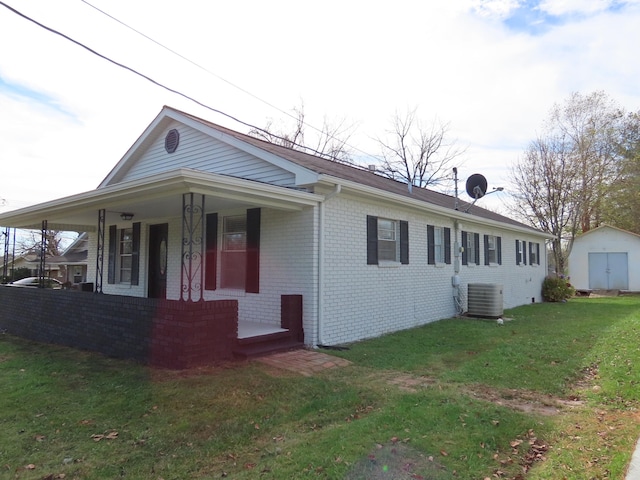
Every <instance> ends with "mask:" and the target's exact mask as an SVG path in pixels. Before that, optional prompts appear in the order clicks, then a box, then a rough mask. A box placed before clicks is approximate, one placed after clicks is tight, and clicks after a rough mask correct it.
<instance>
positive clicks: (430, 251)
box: [427, 225, 436, 265]
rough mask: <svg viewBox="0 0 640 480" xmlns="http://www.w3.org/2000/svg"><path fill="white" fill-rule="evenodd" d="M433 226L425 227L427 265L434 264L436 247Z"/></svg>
mask: <svg viewBox="0 0 640 480" xmlns="http://www.w3.org/2000/svg"><path fill="white" fill-rule="evenodd" d="M434 244H435V233H434V228H433V225H427V264H428V265H435V264H436V246H435V245H434Z"/></svg>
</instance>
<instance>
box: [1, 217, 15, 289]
mask: <svg viewBox="0 0 640 480" xmlns="http://www.w3.org/2000/svg"><path fill="white" fill-rule="evenodd" d="M9 232H10V230H9V227H7V228H5V231H4V232H2V235H4V261H3V263H2V278H3V280H4V279H6V278H7V268H9ZM12 263H13V262H12ZM12 280H13V278H12Z"/></svg>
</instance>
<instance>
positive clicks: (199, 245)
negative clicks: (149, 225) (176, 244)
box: [180, 193, 204, 302]
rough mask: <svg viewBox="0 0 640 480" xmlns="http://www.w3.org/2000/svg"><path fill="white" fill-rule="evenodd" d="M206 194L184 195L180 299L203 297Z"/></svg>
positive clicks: (187, 300)
mask: <svg viewBox="0 0 640 480" xmlns="http://www.w3.org/2000/svg"><path fill="white" fill-rule="evenodd" d="M203 250H204V195H200V194H195V193H185V194H183V195H182V255H181V275H180V300H182V301H186V302H198V301H201V300H204V298H203V295H202V294H203V291H202V288H203V278H204V277H203V275H204V268H203V258H204V251H203Z"/></svg>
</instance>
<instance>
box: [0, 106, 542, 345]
mask: <svg viewBox="0 0 640 480" xmlns="http://www.w3.org/2000/svg"><path fill="white" fill-rule="evenodd" d="M480 203H481V202H480ZM456 204H458V205H459V207H458V208H459V209H456V208H455V206H456ZM468 208H469V204H468V203H465V202H458V203H457V202H456V199H454V198H453V197H451V196H448V195H444V194H440V193H436V192H433V191H430V190H426V189H421V188H413V189H412V190H410V189H408V188H407V185H406V184H403V183H399V182H396V181H393V180H390V179H386V178H383V177H381V176H379V175H376V174H375V173H373V172H370V171H368V170H366V169H360V168H356V167H353V166H348V165H344V164H340V163H336V162H331V161H328V160H326V159H323V158H319V157H316V156H312V155H308V154H306V153H302V152H299V151H294V150H290V149H287V148H284V147H281V146H278V145H274V144H270V143H267V142H264V141H261V140H258V139H256V138H253V137H250V136H247V135H244V134H241V133H238V132H235V131H232V130H229V129H227V128H224V127H221V126H218V125H215V124H213V123H210V122H208V121H205V120H202V119H200V118H197V117H194V116H192V115H189V114H187V113H184V112H180V111H177V110H175V109H172V108H169V107H164V108H163V110H162V111H161V112H160V114H159V115H158V116H157V117H156V119H155V120H154V121H153V122H152V123H151V124H150V125H149V127H148V128H147V129H146V130H145V131H144V132H143V133H142V135H141V136H140V137H139V139H138V140H137V141H136V143H135V144H134V145H133V146H132V147H131V148H130V149H129V151H128V152H127V153H126V154H125V156H124V157H123V158H122V159H121V160H120V162H118V164H117V165H116V166H115V168H114V169H113V170H112V171H111V172H110V173H109V175H108V176H107V177H106V178H105V179H104V181H103V182H102V183H101V184H100V185H99V187H98V188H97V189H96V190H94V191H90V192H86V193H81V194H77V195H72V196H70V197H65V198H61V199H59V200H54V201H50V202H47V203H44V204H41V205H37V206H34V207H27V208H24V209H21V210H17V211H13V212H7V213H3V214H0V225H3V226H16V227H20V228H40V227H41V225H42V223H43V222H44V221H46V222H47V225H48V228H55V229H59V230H75V231H79V232H87V235H88V267H87V273H86V280H87V281H88V282H91V283H92V284H93V288H94V289H95V291H97V292H99V293H104V294H114V295H124V296H127V297H151V298H162V299H165V298H166V299H167V300H175V301H177V300H181V301H184V302H200V303H203V304H206V303H208V302H209V301H213V300H226V299H232V300H237V305H238V318H239V320H238V322H239V325H240V326H239V331H241V330H242V325H243V323H245V322H255V323H259V324H261V325H263V326H265V327H273V328H276V329H277V328H279V327H280V326H281V316H282V312H281V308H282V303H281V301H282V298H283V295H284V296H296V297H300V298H301V299H302V322H303V327H304V343H306V344H307V345H310V346H316V345H337V344H343V343H346V342H353V341H357V340H361V339H364V338H368V337H374V336H379V335H382V334H385V333H388V332H393V331H396V330H401V329H407V328H411V327H414V326H417V325H422V324H425V323H428V322H431V321H434V320H438V319H442V318H448V317H453V316H455V315H456V314H458V313H461V312H462V311H465V310H466V308H467V303H466V300H467V293H466V292H467V286H468V285H469V284H485V283H486V284H492V285H501V286H502V288H500V292H501V293H503V297H502V296H501V297H500V302H504V303H503V305H500V308H502V307H503V306H504V307H505V308H510V307H515V306H518V305H523V304H527V303H531V302H539V301H541V300H542V299H541V284H542V281H543V279H544V277H545V274H546V272H547V257H546V248H545V241H546V240H547V239H548V238H549V237H548V236H547V235H546V234H544V233H542V232H540V231H538V230H535V229H533V228H530V227H528V226H526V225H524V224H521V223H519V222H516V221H514V220H512V219H509V218H507V217H505V216H502V215H499V214H497V213H493V212H490V211H487V210H484V209H482V208H481V207H479V206H478V205H474V206H473V207H471V208H470V209H469V211H468V212H467V211H465V210H467V209H468ZM238 335H239V336H240V335H243V334H242V333H239V334H238Z"/></svg>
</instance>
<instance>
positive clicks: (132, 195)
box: [0, 169, 322, 345]
mask: <svg viewBox="0 0 640 480" xmlns="http://www.w3.org/2000/svg"><path fill="white" fill-rule="evenodd" d="M321 198H322V197H321V196H319V195H315V194H313V193H309V192H305V191H301V190H297V189H291V188H286V187H279V186H273V185H269V184H263V183H260V182H255V181H249V180H244V179H238V178H235V177H228V176H223V175H217V174H211V173H202V172H199V171H194V170H189V169H179V170H175V171H172V172H167V173H162V174H158V175H155V176H153V177H147V178H144V179H142V180H136V181H129V182H122V183H118V184H115V185H112V186H106V187H101V188H99V189H97V190H95V191H91V192H86V193H83V194H78V195H73V196H70V197H66V198H62V199H59V200H55V201H52V202H47V203H44V204H41V205H37V206H34V207H27V208H24V209H20V210H16V211H13V212H7V213H4V214H1V215H0V225H1V226H3V227H17V228H25V229H35V230H41V231H42V232H43V233H44V232H46V231H47V230H62V231H75V232H87V233H88V235H89V237H90V239H91V241H90V248H89V257H88V265H87V267H88V268H87V283H88V284H90V285H91V287H92V288H91V290H92V291H93V292H94V293H96V294H107V295H117V296H118V297H119V298H122V297H123V296H133V297H143V298H155V299H158V300H172V301H178V302H186V303H193V304H201V303H209V302H210V301H214V300H218V299H220V300H225V299H227V298H226V297H225V292H224V290H222V289H218V290H217V291H216V290H207V287H206V285H207V281H208V280H207V275H208V273H207V272H208V270H207V258H208V256H209V257H210V256H212V255H214V256H215V255H217V253H216V252H215V250H212V245H211V242H210V241H209V242H208V241H207V235H206V230H207V221H208V218H207V213H208V212H211V211H234V212H236V211H247V210H249V209H254V210H259V209H268V210H269V211H272V212H280V214H282V215H286V214H290V213H296V212H301V211H302V210H303V209H309V208H311V209H313V208H314V207H315V206H316V205H317V204H318V202H319V201H320V200H321ZM160 224H168V225H169V233H168V236H169V238H168V239H165V243H164V245H162V244H161V243H158V244H156V246H155V248H154V244H153V242H154V239H153V238H152V237H153V227H154V226H155V225H160ZM129 227H131V229H132V230H133V231H134V232H135V231H136V229H138V231H137V232H136V233H137V234H138V235H141V237H139V239H140V240H141V243H140V244H139V245H137V247H138V248H136V249H134V251H132V252H131V253H132V261H133V262H136V261H137V262H138V263H137V268H136V267H134V268H132V271H131V282H130V284H126V285H123V284H122V283H121V284H117V283H112V280H113V279H112V278H111V277H112V275H113V271H112V270H113V266H112V264H111V260H112V258H113V251H112V248H113V247H112V242H110V240H109V237H110V235H111V234H112V233H113V232H112V230H113V231H118V230H120V229H125V228H129ZM176 237H177V238H176ZM167 240H168V242H169V246H168V247H167V243H166V242H167ZM259 241H260V240H259V237H258V240H257V242H258V243H257V244H253V245H250V244H247V257H249V256H251V255H253V261H255V262H260V245H259ZM214 248H215V247H214ZM154 255H155V256H159V257H163V258H159V259H157V261H155V262H154V261H153V258H152V257H153V256H154ZM247 261H249V259H248V260H247ZM154 266H157V267H158V268H160V270H161V272H160V273H161V274H162V275H161V276H162V277H163V278H160V279H158V277H157V276H154V275H153V272H151V270H152V269H153V268H154ZM210 273H211V269H209V274H210ZM158 281H160V282H164V286H163V287H161V288H157V285H154V282H158ZM261 282H262V283H264V282H265V278H260V276H258V277H257V284H256V285H255V286H254V290H252V291H249V290H247V293H245V294H243V295H242V296H240V297H241V298H240V299H239V301H240V302H247V301H249V300H250V301H251V302H253V304H255V305H257V306H259V302H260V298H261V295H262V292H261V290H260V283H261ZM280 295H281V296H282V297H283V299H284V298H285V297H290V298H295V299H296V300H295V303H296V305H297V306H296V307H292V303H291V301H289V300H282V306H281V312H280V318H276V317H275V316H274V317H273V318H271V319H266V321H265V318H264V316H261V315H255V314H253V313H251V312H248V314H247V315H246V316H243V315H242V313H241V314H240V315H239V318H238V330H237V335H236V337H235V338H234V340H235V341H236V343H237V345H249V344H252V343H256V341H257V340H268V341H271V340H274V339H277V338H285V337H287V338H288V339H293V340H295V342H296V343H298V344H302V342H303V341H304V329H303V326H302V295H297V294H295V293H294V294H289V292H287V291H286V290H284V291H282V292H280ZM280 295H279V296H280ZM279 296H278V297H279ZM237 297H238V296H234V295H231V296H229V297H228V299H236V298H237ZM272 297H273V295H272ZM278 300H279V298H278ZM271 304H273V299H272V300H271ZM252 308H254V309H255V310H259V308H258V307H252ZM240 310H241V311H242V309H240ZM272 310H274V309H273V308H272ZM87 321H90V320H89V319H87Z"/></svg>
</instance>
